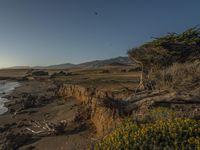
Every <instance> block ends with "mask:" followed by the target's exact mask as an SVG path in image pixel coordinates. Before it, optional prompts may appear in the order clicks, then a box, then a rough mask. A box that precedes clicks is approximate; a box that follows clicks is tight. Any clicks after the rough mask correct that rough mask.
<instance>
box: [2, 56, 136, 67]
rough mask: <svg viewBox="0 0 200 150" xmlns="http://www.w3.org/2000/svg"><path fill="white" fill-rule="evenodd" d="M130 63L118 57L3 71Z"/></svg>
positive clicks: (124, 58)
mask: <svg viewBox="0 0 200 150" xmlns="http://www.w3.org/2000/svg"><path fill="white" fill-rule="evenodd" d="M131 63H132V61H131V60H129V58H128V57H125V56H119V57H115V58H110V59H103V60H94V61H88V62H84V63H80V64H72V63H63V64H57V65H49V66H34V67H30V66H14V67H9V68H3V69H69V68H99V67H104V66H124V65H130V64H131Z"/></svg>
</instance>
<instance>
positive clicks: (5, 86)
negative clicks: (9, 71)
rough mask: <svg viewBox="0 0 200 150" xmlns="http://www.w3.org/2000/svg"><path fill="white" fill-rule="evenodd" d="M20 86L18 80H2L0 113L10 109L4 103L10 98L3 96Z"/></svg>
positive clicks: (0, 84)
mask: <svg viewBox="0 0 200 150" xmlns="http://www.w3.org/2000/svg"><path fill="white" fill-rule="evenodd" d="M18 86H19V83H18V82H12V81H5V80H0V115H1V114H3V113H5V112H7V111H8V108H6V107H4V103H5V102H8V101H9V100H8V99H6V98H3V97H4V96H6V95H8V94H9V93H10V92H12V91H13V90H14V89H15V88H16V87H18Z"/></svg>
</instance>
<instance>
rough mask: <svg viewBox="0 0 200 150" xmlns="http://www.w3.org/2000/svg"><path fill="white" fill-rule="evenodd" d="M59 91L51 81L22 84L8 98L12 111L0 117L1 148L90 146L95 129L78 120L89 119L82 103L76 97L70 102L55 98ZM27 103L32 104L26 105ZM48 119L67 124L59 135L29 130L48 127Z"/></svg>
mask: <svg viewBox="0 0 200 150" xmlns="http://www.w3.org/2000/svg"><path fill="white" fill-rule="evenodd" d="M55 92H56V87H55V86H54V85H53V83H52V82H51V81H36V80H35V81H25V82H21V86H20V87H18V88H17V89H16V90H15V91H14V92H13V93H12V94H11V95H9V96H8V98H9V99H10V100H11V101H10V102H9V103H7V106H8V108H9V112H7V113H6V114H4V115H1V116H0V120H1V121H0V141H1V142H0V149H5V150H7V149H8V150H10V149H48V150H51V149H52V150H56V149H66V150H67V149H70V150H71V149H80V148H81V149H85V148H86V147H88V145H90V142H91V138H92V137H93V136H94V134H93V133H94V129H93V126H92V125H91V123H90V121H89V120H87V119H82V120H79V121H77V119H76V118H77V117H80V116H83V118H87V117H84V115H85V114H87V113H84V111H85V110H84V108H82V107H81V103H80V102H79V101H77V100H76V99H74V98H68V99H67V101H66V100H64V99H63V98H59V97H57V96H55ZM35 99H36V100H35ZM26 101H28V103H29V105H30V102H31V104H32V105H30V106H29V105H26ZM34 101H36V102H34ZM24 103H25V104H24ZM80 113H81V114H80ZM44 120H45V122H48V123H59V122H61V121H66V122H67V125H66V127H65V128H64V129H63V130H62V131H61V132H59V133H56V134H55V135H54V134H53V133H52V134H51V133H48V132H44V133H41V134H34V133H32V132H31V131H29V130H27V128H29V129H32V130H34V131H39V130H42V128H41V127H39V128H36V127H35V126H34V124H35V122H37V123H39V124H41V126H45V123H44Z"/></svg>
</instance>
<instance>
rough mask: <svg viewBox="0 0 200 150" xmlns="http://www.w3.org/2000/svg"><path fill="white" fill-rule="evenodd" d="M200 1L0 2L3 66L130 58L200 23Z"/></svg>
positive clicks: (0, 51) (35, 0)
mask: <svg viewBox="0 0 200 150" xmlns="http://www.w3.org/2000/svg"><path fill="white" fill-rule="evenodd" d="M199 6H200V1H198V0H191V1H187V0H177V1H172V0H169V1H160V0H152V1H145V0H140V1H139V0H136V1H132V0H127V1H121V0H110V1H105V0H96V1H94V0H84V1H81V0H66V1H64V0H29V1H27V0H18V1H16V0H3V1H0V19H1V21H0V53H1V55H0V68H5V67H12V66H49V65H54V64H55V65H56V64H63V63H73V64H79V63H83V62H88V61H92V60H97V59H98V60H100V59H107V58H114V57H118V56H126V51H127V50H128V49H129V48H132V47H136V46H139V45H141V44H142V43H145V42H147V41H150V40H151V37H159V36H162V35H165V34H166V33H167V32H178V33H179V32H182V31H184V30H186V29H188V28H190V27H193V26H196V25H198V24H200V22H199Z"/></svg>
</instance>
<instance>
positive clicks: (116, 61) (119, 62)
mask: <svg viewBox="0 0 200 150" xmlns="http://www.w3.org/2000/svg"><path fill="white" fill-rule="evenodd" d="M131 63H132V62H131V61H130V60H129V58H128V57H116V58H111V59H105V60H95V61H91V62H86V63H82V64H78V65H76V66H75V67H78V68H79V67H80V68H99V67H105V66H124V65H130V64H131Z"/></svg>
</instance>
